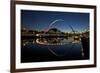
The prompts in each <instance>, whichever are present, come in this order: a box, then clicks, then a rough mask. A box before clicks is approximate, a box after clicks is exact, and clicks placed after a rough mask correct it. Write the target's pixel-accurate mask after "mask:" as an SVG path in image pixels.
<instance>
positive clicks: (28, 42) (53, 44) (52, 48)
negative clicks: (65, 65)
mask: <svg viewBox="0 0 100 73" xmlns="http://www.w3.org/2000/svg"><path fill="white" fill-rule="evenodd" d="M56 39H57V40H56ZM56 39H50V38H49V40H47V39H42V40H40V39H38V40H37V39H24V40H23V39H22V43H21V62H22V63H26V62H45V61H64V60H66V61H67V60H82V59H83V56H82V48H83V47H82V43H81V42H80V41H79V42H73V41H69V40H68V39H60V38H59V39H58V38H56ZM70 40H71V39H70Z"/></svg>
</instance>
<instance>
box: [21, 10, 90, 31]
mask: <svg viewBox="0 0 100 73" xmlns="http://www.w3.org/2000/svg"><path fill="white" fill-rule="evenodd" d="M57 20H58V21H57ZM53 22H54V23H53ZM51 24H52V26H50V25H51ZM69 25H70V26H72V27H73V29H74V30H75V31H78V32H84V31H85V30H86V29H88V28H89V13H76V12H53V11H35V10H21V27H22V28H27V29H32V30H37V31H41V30H42V31H44V30H46V29H47V28H48V27H49V26H50V27H55V28H57V29H59V30H61V31H62V32H70V31H72V29H71V28H70V27H69Z"/></svg>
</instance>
